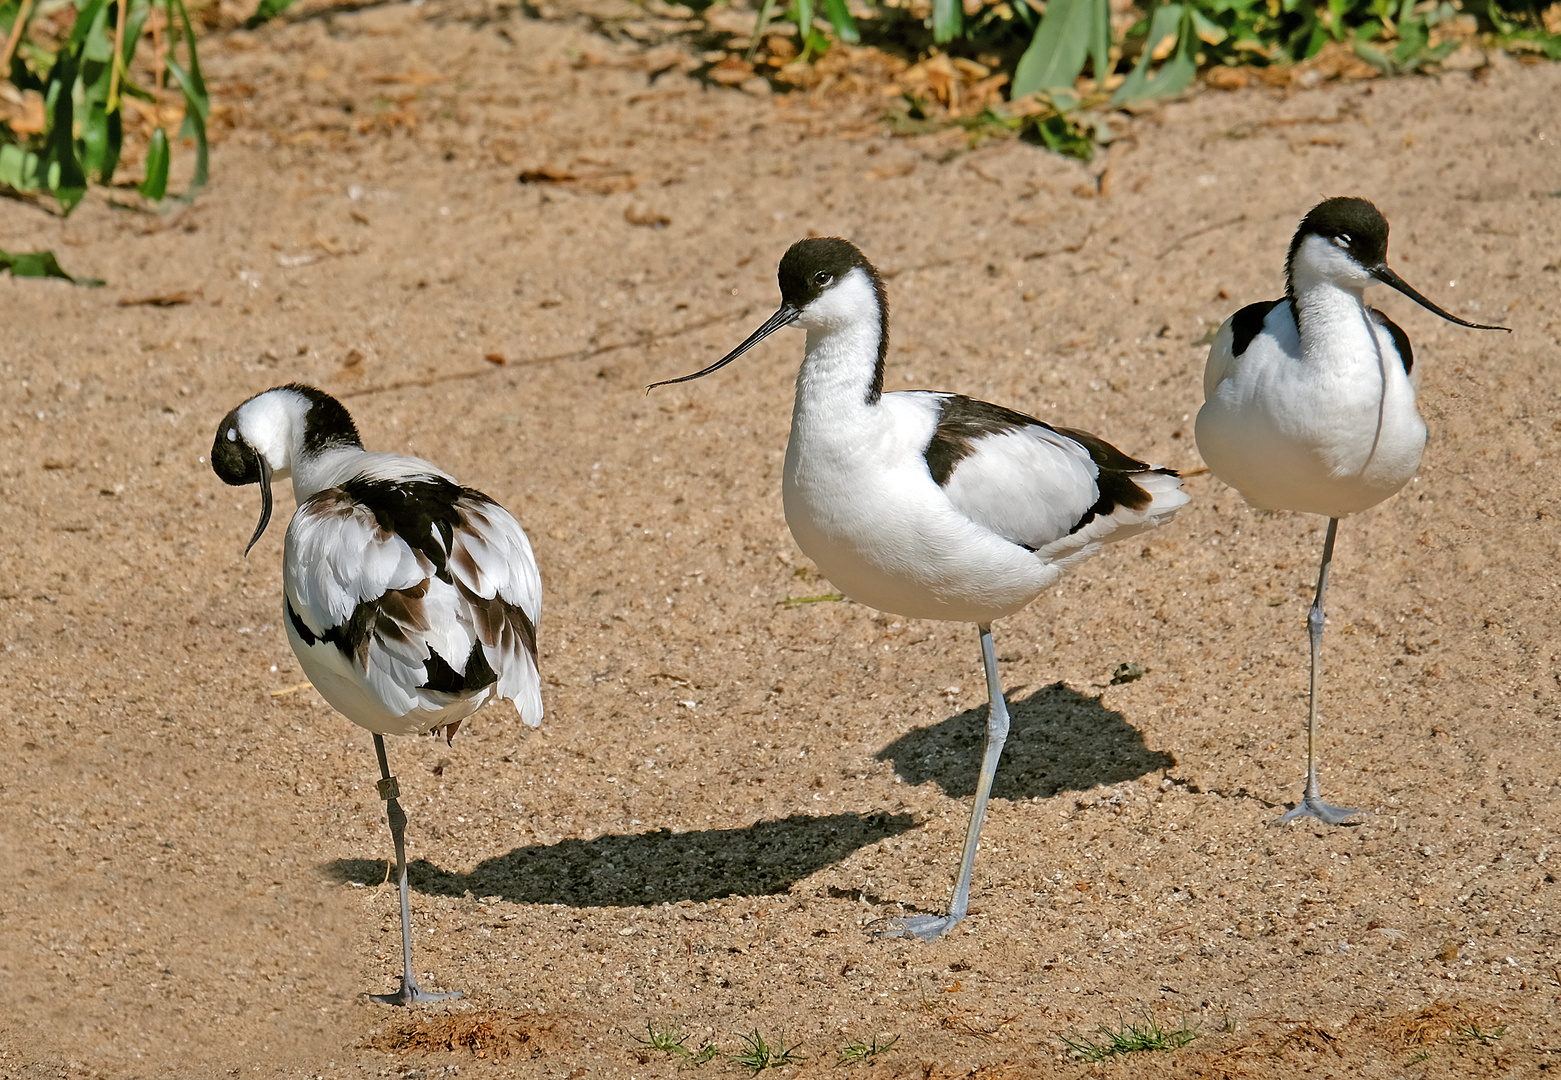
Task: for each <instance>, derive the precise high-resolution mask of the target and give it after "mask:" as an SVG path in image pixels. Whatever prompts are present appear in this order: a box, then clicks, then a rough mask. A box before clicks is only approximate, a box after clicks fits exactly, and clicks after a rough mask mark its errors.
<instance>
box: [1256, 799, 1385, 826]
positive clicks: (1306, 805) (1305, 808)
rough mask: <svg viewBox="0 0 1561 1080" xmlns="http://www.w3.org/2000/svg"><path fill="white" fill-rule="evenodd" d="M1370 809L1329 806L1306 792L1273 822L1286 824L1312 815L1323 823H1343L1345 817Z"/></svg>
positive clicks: (1367, 811) (1366, 811) (1367, 812)
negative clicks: (1296, 803) (1292, 806)
mask: <svg viewBox="0 0 1561 1080" xmlns="http://www.w3.org/2000/svg"><path fill="white" fill-rule="evenodd" d="M1369 813H1371V811H1370V810H1354V809H1351V808H1350V807H1348V806H1330V805H1329V804H1328V803H1325V802H1323V801H1322V800H1321V799H1319V798H1318V797H1317V796H1316V795H1312V794H1307V795H1305V796H1303V797H1302V799H1301V801H1300V803H1299V804H1298V805H1297V806H1296V807H1295V809H1294V810H1291V811H1289V812H1288V813H1286V814H1284V815H1283V816H1282V817H1280V818H1279V819H1278V820H1276V821H1275V822H1274V824H1275V825H1286V824H1288V823H1290V822H1292V821H1294V820H1296V819H1297V818H1303V817H1314V818H1316V819H1317V820H1318V821H1321V822H1322V823H1323V824H1325V825H1343V824H1344V822H1345V820H1346V819H1347V818H1350V817H1353V816H1354V815H1356V814H1369Z"/></svg>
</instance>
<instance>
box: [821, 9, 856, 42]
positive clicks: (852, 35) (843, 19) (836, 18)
mask: <svg viewBox="0 0 1561 1080" xmlns="http://www.w3.org/2000/svg"><path fill="white" fill-rule="evenodd" d="M824 10H826V11H828V12H829V23H830V25H831V26H833V27H834V28H835V36H836V37H838V38H839V39H840V40H841V41H861V40H862V35H861V34H860V33H858V32H857V29H856V23H855V22H854V21H853V20H852V18H851V12H849V11H848V10H846V0H824Z"/></svg>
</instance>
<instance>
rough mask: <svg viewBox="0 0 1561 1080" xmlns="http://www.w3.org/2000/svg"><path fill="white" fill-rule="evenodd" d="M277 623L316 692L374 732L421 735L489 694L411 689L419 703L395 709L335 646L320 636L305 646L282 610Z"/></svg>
mask: <svg viewBox="0 0 1561 1080" xmlns="http://www.w3.org/2000/svg"><path fill="white" fill-rule="evenodd" d="M282 625H284V626H285V627H287V640H288V642H289V643H291V644H292V646H293V653H294V654H295V655H296V656H297V657H298V663H299V664H300V665H301V666H302V667H303V669H304V674H305V675H307V676H308V677H309V681H310V682H311V683H313V684H314V688H315V689H316V690H318V691H319V692H320V696H321V697H323V698H324V699H325V700H326V701H328V702H329V703H330V705H331V707H332V708H333V709H335V710H336V711H337V712H339V713H341V714H342V715H343V716H345V717H346V718H347V719H348V720H351V721H352V722H353V723H354V724H357V725H358V726H359V727H360V728H365V729H367V730H369V731H372V732H374V733H375V734H377V735H421V734H423V733H424V732H427V731H430V730H432V729H433V728H436V727H443V726H444V725H446V724H454V723H456V722H457V721H460V720H464V719H466V717H468V716H470V715H471V714H472V713H474V712H476V711H477V710H478V709H480V708H481V707H482V705H483V703H484V702H486V701H487V700H488V697H489V695H490V694H491V693H492V688H491V687H488V688H484V689H482V690H479V691H477V692H475V693H473V694H470V695H455V694H437V693H433V692H430V691H420V692H418V691H414V696H415V697H416V698H417V699H418V701H419V704H416V705H413V707H411V708H410V709H405V710H401V711H397V710H396V709H393V708H391V707H390V706H388V705H387V703H386V702H385V700H384V699H383V697H381V696H380V695H379V694H378V693H376V692H375V691H374V688H373V687H371V686H370V685H369V683H368V681H367V680H366V679H365V678H364V677H363V674H362V672H360V671H359V670H358V668H357V667H356V665H354V664H353V663H352V662H351V661H349V660H348V658H347V657H346V655H345V654H343V653H342V651H341V650H340V649H338V648H337V647H336V646H335V645H333V644H331V643H329V642H325V641H316V642H315V643H314V644H313V645H305V644H304V642H303V639H302V638H300V637H299V636H298V632H297V631H296V630H295V629H293V624H292V620H291V619H289V618H288V617H287V612H286V611H285V610H284V611H283V613H282Z"/></svg>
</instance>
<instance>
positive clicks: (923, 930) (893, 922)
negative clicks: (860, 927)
mask: <svg viewBox="0 0 1561 1080" xmlns="http://www.w3.org/2000/svg"><path fill="white" fill-rule="evenodd" d="M960 921H961V919H960V918H957V917H955V916H953V915H907V916H906V917H905V918H903V919H879V920H878V921H876V922H874V923H872V924H871V925H869V926H868V928H867V930H868V933H870V934H872V936H873V937H874V938H901V937H914V938H919V939H921V940H922V941H936V940H937V939H938V938H940V937H942V936H943V935H944V934H946V933H948V932H949V931H950V930H952V929H953V928H954V927H955V926H957V925H958V924H959V923H960Z"/></svg>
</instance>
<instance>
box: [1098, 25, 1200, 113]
mask: <svg viewBox="0 0 1561 1080" xmlns="http://www.w3.org/2000/svg"><path fill="white" fill-rule="evenodd" d="M1172 34H1175V35H1176V39H1177V44H1176V50H1175V52H1173V53H1172V54H1171V57H1170V59H1168V60H1167V61H1166V62H1165V63H1164V64H1162V65H1160V70H1159V71H1156V72H1155V73H1154V74H1153V75H1150V73H1149V65H1150V64H1152V63H1153V62H1154V49H1155V46H1156V45H1158V44H1159V43H1160V42H1162V41H1164V40H1165V39H1166V38H1167V37H1169V36H1171V35H1172ZM1197 55H1198V35H1197V34H1196V33H1195V32H1194V28H1193V21H1192V13H1191V11H1190V10H1189V9H1188V8H1186V7H1184V6H1183V5H1181V4H1164V5H1162V6H1160V7H1159V8H1157V9H1156V10H1155V13H1154V15H1153V16H1152V17H1151V18H1150V20H1149V36H1148V38H1147V39H1145V41H1144V51H1143V55H1141V56H1140V57H1139V58H1138V63H1137V64H1136V65H1135V66H1134V67H1133V70H1132V72H1131V74H1129V75H1128V77H1127V80H1126V81H1125V82H1123V83H1122V85H1121V86H1119V87H1117V92H1116V93H1115V94H1112V95H1111V105H1112V107H1113V108H1116V107H1118V106H1121V105H1128V104H1132V103H1134V102H1139V101H1152V100H1154V99H1155V98H1162V97H1171V96H1172V95H1174V94H1179V93H1181V92H1182V91H1183V90H1185V89H1186V88H1187V85H1188V84H1189V83H1191V82H1192V80H1193V76H1195V75H1197V74H1198V60H1197Z"/></svg>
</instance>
